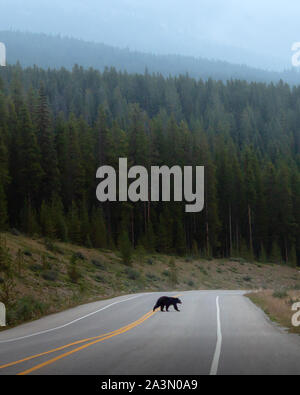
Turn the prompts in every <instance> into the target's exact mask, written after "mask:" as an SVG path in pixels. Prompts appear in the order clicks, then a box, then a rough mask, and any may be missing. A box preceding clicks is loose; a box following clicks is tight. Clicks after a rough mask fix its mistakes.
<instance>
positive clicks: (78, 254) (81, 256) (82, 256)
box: [74, 251, 85, 261]
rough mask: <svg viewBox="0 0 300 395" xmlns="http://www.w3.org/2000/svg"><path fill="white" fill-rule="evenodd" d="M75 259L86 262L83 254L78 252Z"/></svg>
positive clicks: (75, 253)
mask: <svg viewBox="0 0 300 395" xmlns="http://www.w3.org/2000/svg"><path fill="white" fill-rule="evenodd" d="M74 257H75V258H76V259H80V260H81V261H84V260H85V256H84V255H83V254H82V252H80V251H78V252H74Z"/></svg>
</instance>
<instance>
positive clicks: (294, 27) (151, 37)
mask: <svg viewBox="0 0 300 395" xmlns="http://www.w3.org/2000/svg"><path fill="white" fill-rule="evenodd" d="M299 26H300V1H299V0H286V1H283V0H0V30H6V29H13V30H25V31H32V32H44V33H51V34H62V35H68V36H73V37H77V38H82V39H85V40H93V41H97V42H103V43H106V44H112V45H117V46H120V47H129V48H131V49H137V50H142V51H146V52H149V51H150V52H154V53H178V54H185V55H194V56H202V57H209V58H215V59H225V60H229V61H232V62H236V63H247V64H249V65H252V66H253V65H254V66H259V67H264V68H269V69H278V68H284V67H290V59H291V46H292V44H293V43H294V42H296V41H300V28H299Z"/></svg>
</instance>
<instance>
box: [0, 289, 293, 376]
mask: <svg viewBox="0 0 300 395" xmlns="http://www.w3.org/2000/svg"><path fill="white" fill-rule="evenodd" d="M161 295H162V294H161V293H149V294H139V295H128V296H122V297H118V298H115V299H112V300H106V301H100V302H96V303H92V304H88V305H83V306H79V307H77V308H74V309H71V310H68V311H65V312H62V313H59V314H55V315H51V316H48V317H45V318H43V319H41V320H38V321H35V322H32V323H28V324H24V325H21V326H19V327H17V328H13V329H10V330H8V331H5V332H1V333H0V374H73V375H80V374H94V375H106V374H109V375H119V374H120V375H130V374H135V375H136V374H145V375H151V374H157V375H185V374H187V375H208V374H300V337H297V336H293V335H289V334H286V333H284V332H283V331H281V330H280V329H278V328H277V327H276V326H275V325H273V324H272V323H271V322H269V320H267V318H266V317H265V315H264V314H263V313H262V312H261V311H260V310H259V309H258V308H257V307H256V306H254V305H253V304H252V303H251V302H250V301H249V300H248V299H247V298H246V297H244V296H243V292H240V291H192V292H181V293H180V295H181V296H180V298H181V299H182V301H183V305H182V306H180V309H181V312H180V313H178V312H176V311H174V310H173V307H170V312H169V313H161V312H160V311H157V312H156V313H153V312H152V307H153V305H154V304H155V302H156V299H157V298H158V297H159V296H161ZM169 295H173V296H174V295H175V293H171V294H169Z"/></svg>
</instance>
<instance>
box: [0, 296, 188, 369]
mask: <svg viewBox="0 0 300 395" xmlns="http://www.w3.org/2000/svg"><path fill="white" fill-rule="evenodd" d="M179 296H181V295H176V296H175V297H179ZM154 314H155V312H153V311H152V310H150V311H149V312H148V313H146V314H144V315H143V316H142V317H141V318H139V319H138V320H137V321H134V322H132V323H131V324H128V325H126V326H123V327H121V328H119V329H117V330H115V331H112V332H108V333H105V334H102V335H99V336H95V337H90V338H87V339H81V340H78V341H75V342H73V343H69V344H66V345H64V346H61V347H57V348H54V349H51V350H49V351H45V352H42V353H39V354H35V355H31V356H29V357H26V358H23V359H20V360H18V361H14V362H10V363H7V364H5V365H1V366H0V369H4V368H8V367H10V366H14V365H17V364H20V363H22V362H26V361H30V360H32V359H35V358H39V357H42V356H44V355H49V354H51V353H54V352H57V351H61V350H64V349H66V348H69V347H71V346H75V345H78V344H82V343H86V342H90V343H88V344H85V345H83V346H81V347H78V348H75V349H74V350H71V351H68V352H66V353H64V354H61V355H59V356H57V357H55V358H52V359H50V360H48V361H46V362H44V363H41V364H39V365H36V366H34V367H33V368H31V369H28V370H26V371H24V372H21V373H19V375H26V374H29V373H31V372H33V371H35V370H38V369H41V368H42V367H44V366H47V365H50V364H52V363H54V362H56V361H58V360H59V359H62V358H65V357H67V356H69V355H71V354H73V353H75V352H78V351H80V350H83V349H85V348H87V347H90V346H92V345H94V344H96V343H100V342H102V341H104V340H106V339H110V338H112V337H114V336H117V335H120V334H122V333H125V332H127V331H129V330H131V329H133V328H135V327H136V326H138V325H140V324H142V323H143V322H144V321H146V320H147V319H148V318H150V317H152V316H153V315H154Z"/></svg>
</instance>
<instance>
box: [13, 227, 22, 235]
mask: <svg viewBox="0 0 300 395" xmlns="http://www.w3.org/2000/svg"><path fill="white" fill-rule="evenodd" d="M11 234H12V235H13V236H21V235H22V233H21V232H19V231H18V229H15V228H13V229H12V230H11Z"/></svg>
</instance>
